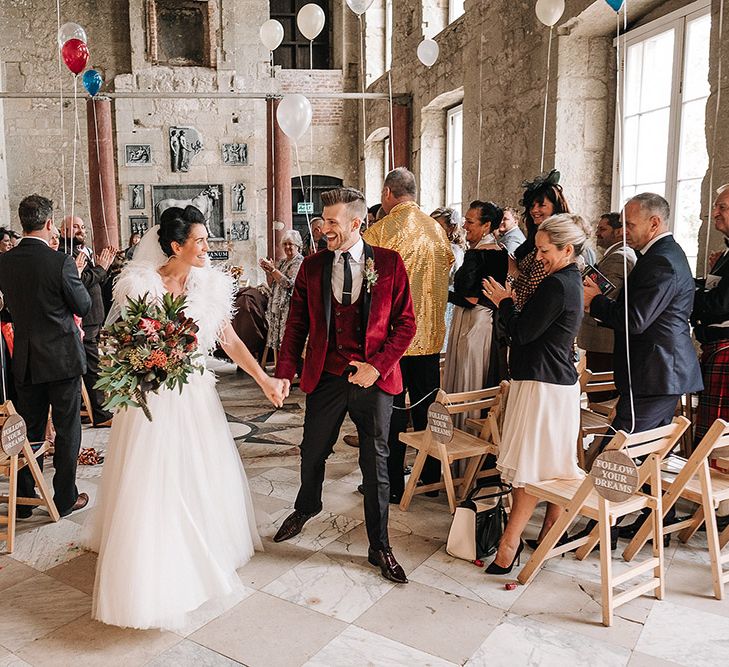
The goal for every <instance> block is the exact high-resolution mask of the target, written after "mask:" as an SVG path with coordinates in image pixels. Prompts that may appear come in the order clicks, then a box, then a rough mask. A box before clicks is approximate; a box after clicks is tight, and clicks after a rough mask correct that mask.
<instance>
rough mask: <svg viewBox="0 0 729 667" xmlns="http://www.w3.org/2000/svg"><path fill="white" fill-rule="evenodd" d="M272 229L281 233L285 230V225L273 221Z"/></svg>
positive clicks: (278, 221)
mask: <svg viewBox="0 0 729 667" xmlns="http://www.w3.org/2000/svg"><path fill="white" fill-rule="evenodd" d="M273 228H274V229H275V230H276V231H277V232H280V231H283V230H284V229H285V228H286V225H284V223H283V222H281V221H280V220H274V221H273Z"/></svg>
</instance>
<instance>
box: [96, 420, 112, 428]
mask: <svg viewBox="0 0 729 667" xmlns="http://www.w3.org/2000/svg"><path fill="white" fill-rule="evenodd" d="M112 419H113V418H112ZM111 421H112V420H111V419H107V420H106V421H105V422H101V423H100V424H94V428H111Z"/></svg>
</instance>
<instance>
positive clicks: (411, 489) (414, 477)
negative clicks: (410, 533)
mask: <svg viewBox="0 0 729 667" xmlns="http://www.w3.org/2000/svg"><path fill="white" fill-rule="evenodd" d="M427 458H428V450H427V449H420V450H418V454H417V456H416V457H415V461H414V462H413V469H412V472H411V473H410V479H408V483H407V484H406V486H405V491H404V493H403V494H402V498H401V499H400V509H401V510H402V511H403V512H407V509H408V507H410V501H411V500H412V499H413V496H414V495H415V487H416V486H417V484H418V480H419V479H420V473H422V472H423V466H424V465H425V460H426V459H427Z"/></svg>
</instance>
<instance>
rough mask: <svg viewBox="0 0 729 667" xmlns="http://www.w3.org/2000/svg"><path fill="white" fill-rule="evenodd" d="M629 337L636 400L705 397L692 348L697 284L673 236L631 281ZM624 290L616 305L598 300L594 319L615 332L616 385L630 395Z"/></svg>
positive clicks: (640, 264) (653, 250)
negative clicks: (691, 320)
mask: <svg viewBox="0 0 729 667" xmlns="http://www.w3.org/2000/svg"><path fill="white" fill-rule="evenodd" d="M627 287H628V331H629V342H630V369H631V373H632V375H631V379H632V384H633V394H634V395H636V396H666V395H669V394H685V393H687V392H696V391H701V390H702V389H703V388H704V384H703V382H702V380H701V370H700V368H699V362H698V359H697V357H696V350H695V349H694V346H693V343H692V342H691V333H690V330H689V317H690V316H691V310H692V308H693V304H694V279H693V276H692V275H691V269H690V268H689V265H688V261H687V260H686V255H685V253H684V252H683V250H682V249H681V246H680V245H678V243H676V241H675V239H674V238H673V236H664V237H663V238H662V239H659V240H658V241H656V242H655V243H654V244H653V245H652V246H651V247H650V248H649V249H648V252H646V253H645V255H642V256H640V257H639V258H638V261H637V262H636V264H635V268H634V269H633V271H632V272H631V273H630V275H629V276H628V283H627ZM624 294H625V288H622V289H621V290H620V292H618V294H617V296H616V297H615V300H614V301H613V300H612V299H609V298H608V297H606V296H603V295H598V296H596V297H595V298H594V299H593V301H592V304H591V306H590V315H592V316H593V317H594V318H595V319H598V320H600V321H601V322H602V323H603V324H605V325H606V326H608V327H610V328H611V329H614V330H615V332H616V333H615V347H614V351H613V358H614V364H615V385H616V387H617V389H618V391H619V392H620V393H621V394H624V393H627V391H628V366H627V354H626V350H625V333H624V332H625V308H624V304H625V301H624Z"/></svg>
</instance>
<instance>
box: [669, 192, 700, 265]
mask: <svg viewBox="0 0 729 667" xmlns="http://www.w3.org/2000/svg"><path fill="white" fill-rule="evenodd" d="M701 180H702V179H701V178H696V179H692V180H689V181H682V182H680V183H679V184H678V190H677V192H676V207H675V211H674V214H673V234H674V236H675V237H676V241H678V243H679V244H680V245H681V247H682V248H683V250H684V252H685V253H686V256H687V257H688V260H689V264H690V265H691V270H692V271H694V272H695V271H696V257H697V255H698V253H699V229H700V227H701V217H700V216H701Z"/></svg>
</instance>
